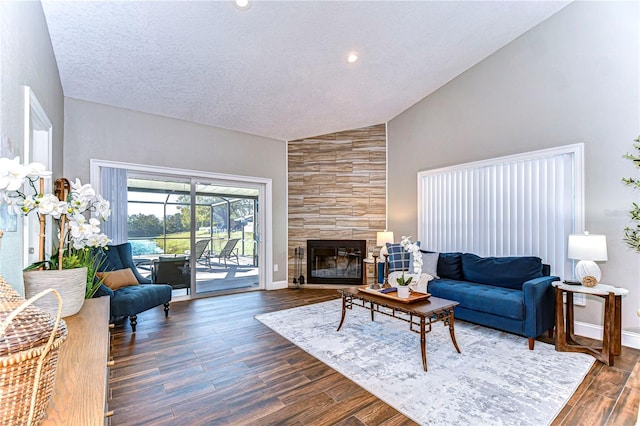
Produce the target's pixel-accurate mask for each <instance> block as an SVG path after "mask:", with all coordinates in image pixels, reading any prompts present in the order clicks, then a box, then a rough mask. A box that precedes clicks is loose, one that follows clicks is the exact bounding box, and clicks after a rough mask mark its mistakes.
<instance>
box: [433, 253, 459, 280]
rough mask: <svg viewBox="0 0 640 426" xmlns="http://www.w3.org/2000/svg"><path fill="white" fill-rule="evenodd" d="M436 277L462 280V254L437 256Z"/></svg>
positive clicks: (441, 254)
mask: <svg viewBox="0 0 640 426" xmlns="http://www.w3.org/2000/svg"><path fill="white" fill-rule="evenodd" d="M438 276H439V277H440V278H449V279H452V280H462V279H463V276H462V253H458V252H455V253H440V254H439V255H438Z"/></svg>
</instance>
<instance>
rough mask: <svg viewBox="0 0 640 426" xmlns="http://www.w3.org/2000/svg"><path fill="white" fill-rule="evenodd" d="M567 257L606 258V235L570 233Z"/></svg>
mask: <svg viewBox="0 0 640 426" xmlns="http://www.w3.org/2000/svg"><path fill="white" fill-rule="evenodd" d="M567 255H568V257H569V259H577V260H593V261H605V260H607V237H606V236H605V235H597V234H589V233H588V232H585V233H584V234H571V235H569V247H568V254H567Z"/></svg>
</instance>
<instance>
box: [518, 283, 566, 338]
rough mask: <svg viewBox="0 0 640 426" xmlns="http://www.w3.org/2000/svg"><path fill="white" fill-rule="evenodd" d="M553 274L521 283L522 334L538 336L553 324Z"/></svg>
mask: <svg viewBox="0 0 640 426" xmlns="http://www.w3.org/2000/svg"><path fill="white" fill-rule="evenodd" d="M559 280H560V278H558V277H555V276H549V277H540V278H534V279H532V280H529V281H526V282H525V283H524V284H523V285H522V293H523V297H524V309H525V319H524V335H525V336H527V337H532V338H535V337H538V336H540V335H541V334H542V333H544V332H545V331H547V330H550V329H551V328H553V326H554V325H555V292H554V289H553V286H552V285H551V283H553V282H554V281H559Z"/></svg>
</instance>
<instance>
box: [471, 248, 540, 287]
mask: <svg viewBox="0 0 640 426" xmlns="http://www.w3.org/2000/svg"><path fill="white" fill-rule="evenodd" d="M462 274H463V277H464V280H466V281H472V282H476V283H482V284H490V285H495V286H499V287H506V288H512V289H515V290H522V284H524V282H525V281H528V280H530V279H533V278H539V277H541V276H542V260H541V259H540V258H539V257H534V256H518V257H480V256H477V255H475V254H471V253H465V254H463V255H462Z"/></svg>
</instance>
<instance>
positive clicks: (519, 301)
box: [428, 278, 524, 320]
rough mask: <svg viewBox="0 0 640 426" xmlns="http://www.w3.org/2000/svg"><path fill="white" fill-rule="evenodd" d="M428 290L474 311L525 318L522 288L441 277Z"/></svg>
mask: <svg viewBox="0 0 640 426" xmlns="http://www.w3.org/2000/svg"><path fill="white" fill-rule="evenodd" d="M428 291H429V293H431V294H432V295H433V296H436V297H441V298H444V299H449V300H455V301H456V302H459V303H460V306H461V307H464V308H466V309H470V310H473V311H479V312H486V313H490V314H493V315H498V316H501V317H506V318H512V319H516V320H522V319H523V318H524V299H523V294H522V291H521V290H513V289H510V288H504V287H496V286H493V285H486V284H480V283H473V282H468V281H458V280H450V279H443V278H441V279H439V280H433V281H430V282H429V287H428Z"/></svg>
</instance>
